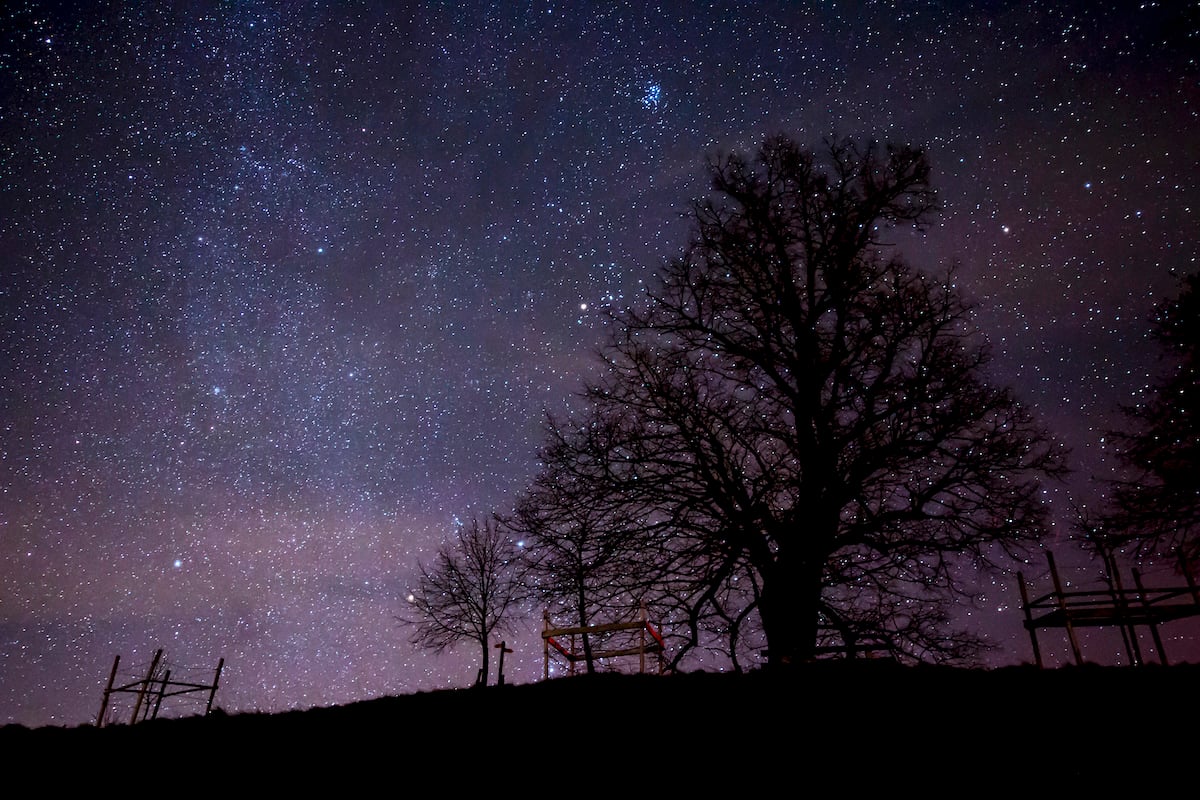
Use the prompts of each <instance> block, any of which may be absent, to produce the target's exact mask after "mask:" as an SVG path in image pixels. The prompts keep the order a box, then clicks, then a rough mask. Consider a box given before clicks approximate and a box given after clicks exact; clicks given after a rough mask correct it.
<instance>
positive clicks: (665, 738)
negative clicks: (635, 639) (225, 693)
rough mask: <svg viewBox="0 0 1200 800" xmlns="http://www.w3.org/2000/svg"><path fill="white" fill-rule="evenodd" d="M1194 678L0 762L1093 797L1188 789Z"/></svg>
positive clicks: (401, 711)
mask: <svg viewBox="0 0 1200 800" xmlns="http://www.w3.org/2000/svg"><path fill="white" fill-rule="evenodd" d="M1198 677H1200V667H1198V666H1192V665H1186V666H1175V667H1165V668H1164V667H1157V666H1146V667H1141V668H1121V667H1069V668H1060V669H1055V670H1037V669H1035V668H1032V667H1012V668H1005V669H999V670H991V671H983V670H962V669H953V668H941V667H919V668H909V667H901V666H898V665H896V664H893V663H890V662H882V661H859V662H823V663H817V664H809V665H804V666H800V667H796V668H793V669H790V670H788V671H785V672H779V673H767V672H754V673H749V674H745V675H731V674H712V673H693V674H685V675H672V676H649V675H617V674H612V673H609V674H602V675H595V676H584V675H581V676H576V677H569V678H558V679H555V680H550V681H545V682H541V683H536V684H527V685H514V686H503V687H488V688H483V689H461V690H444V691H436V692H426V693H418V694H413V695H405V696H398V697H384V698H380V699H377V700H371V701H364V702H360V703H354V704H351V705H347V706H340V707H331V708H316V709H310V710H305V711H292V712H287V713H282V714H254V713H247V714H234V715H225V714H219V713H218V714H213V715H210V716H209V717H189V718H181V719H159V720H153V721H149V722H144V723H141V724H138V725H134V726H128V725H123V726H113V727H108V728H104V729H96V728H92V727H89V726H80V727H77V728H38V729H33V730H30V729H26V728H22V727H18V726H9V727H7V728H3V729H0V753H3V755H4V756H5V759H6V761H7V762H8V763H10V764H18V765H19V764H30V763H34V762H35V761H46V760H52V761H53V762H55V763H57V764H63V765H71V767H70V768H69V769H68V770H67V772H66V773H63V774H62V775H59V776H58V777H59V778H61V779H65V780H71V779H82V778H83V777H84V776H85V775H92V776H107V777H106V779H105V780H106V781H107V782H108V783H111V782H112V781H113V780H114V779H118V780H119V779H122V776H125V777H126V778H128V779H129V780H130V781H132V782H131V783H130V784H129V787H130V788H131V789H132V788H134V787H145V786H146V785H147V784H146V783H145V781H146V780H148V779H150V777H151V776H153V775H158V776H160V778H161V779H162V780H166V779H168V778H170V779H171V781H172V782H171V783H170V784H164V785H169V786H176V785H178V784H177V783H175V782H174V781H175V780H176V779H177V778H178V777H179V776H181V775H183V776H192V778H190V779H189V780H195V781H217V783H216V784H214V785H213V786H212V787H211V788H212V791H216V792H218V793H223V791H224V790H223V789H221V788H220V787H221V786H222V785H225V783H224V782H225V781H230V782H231V783H230V784H229V786H230V787H234V788H237V789H239V790H240V789H244V788H247V787H252V786H255V785H261V786H263V787H264V788H267V787H270V788H274V789H279V788H282V787H285V786H288V785H293V786H296V787H300V788H303V787H315V786H320V785H330V786H338V787H341V788H342V789H348V788H350V787H354V786H362V787H373V786H375V785H377V784H378V782H380V781H385V782H386V783H388V784H389V785H392V787H393V789H394V790H395V791H396V792H397V793H400V794H404V793H405V792H406V791H409V790H413V789H416V788H417V787H422V789H423V790H428V789H429V788H431V787H432V788H436V789H437V790H438V791H452V792H453V793H455V794H457V793H458V792H460V791H478V792H485V793H492V791H493V790H495V791H497V792H499V793H501V794H508V793H509V791H511V790H519V791H521V792H527V791H528V792H536V793H537V794H544V793H546V794H548V795H550V796H554V795H555V794H561V795H562V796H563V797H564V798H574V797H576V796H579V795H581V794H582V795H583V796H608V795H609V794H612V795H613V796H631V797H641V796H644V795H645V793H646V791H650V792H651V793H652V794H654V795H657V796H674V795H676V794H679V793H685V794H688V796H696V793H697V792H698V793H699V794H700V795H701V796H723V795H726V794H730V796H733V797H746V796H753V795H763V794H766V795H775V794H779V793H781V792H782V793H783V794H785V795H787V796H797V792H800V791H801V790H803V789H805V788H808V789H814V788H822V789H825V790H835V789H841V790H845V791H847V792H848V793H849V794H850V795H851V796H855V797H857V796H859V795H861V794H863V793H870V794H874V793H881V792H882V793H890V790H897V791H898V790H900V789H904V790H905V791H903V792H902V794H903V795H904V796H906V797H907V796H909V795H910V794H912V793H914V792H916V793H918V794H920V795H922V796H938V797H941V796H945V797H950V796H954V797H978V796H989V797H990V796H997V795H996V792H999V791H1003V792H1016V793H1019V794H1030V793H1032V794H1033V795H1034V796H1043V794H1044V793H1045V792H1046V791H1049V790H1051V789H1053V790H1055V791H1070V792H1071V793H1072V794H1071V796H1073V797H1092V796H1104V797H1112V796H1115V795H1114V791H1117V790H1118V789H1123V788H1124V787H1129V788H1131V789H1137V790H1138V791H1146V790H1150V789H1154V788H1156V787H1159V786H1162V787H1168V786H1172V785H1173V783H1172V781H1174V780H1177V779H1180V778H1184V777H1190V775H1191V774H1193V773H1194V762H1195V759H1196V758H1197V757H1198V756H1200V752H1198V751H1197V742H1196V738H1195V726H1196V722H1197V719H1198V717H1197V714H1196V712H1197V705H1198V703H1197V688H1198V687H1200V684H1198V683H1197V678H1198ZM88 770H90V772H88ZM134 776H140V777H134ZM202 785H203V784H202ZM503 787H507V789H504V790H503V791H501V789H503ZM636 787H643V788H642V789H637V790H636V791H635V788H636ZM789 787H790V788H789ZM851 789H853V790H852V791H851ZM390 791H392V789H389V792H390ZM239 794H240V792H239Z"/></svg>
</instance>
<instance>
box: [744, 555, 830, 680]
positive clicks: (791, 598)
mask: <svg viewBox="0 0 1200 800" xmlns="http://www.w3.org/2000/svg"><path fill="white" fill-rule="evenodd" d="M796 561H799V559H796ZM822 566H823V565H822V564H819V563H818V564H811V563H810V564H805V563H803V562H801V563H788V561H787V560H785V559H784V558H782V557H781V558H779V559H777V560H776V561H775V563H774V564H772V565H771V567H770V569H768V570H765V571H763V573H762V582H763V586H762V594H761V595H760V596H759V601H758V611H759V617H760V618H761V620H762V627H763V634H764V635H765V637H766V640H767V665H768V666H771V667H778V666H782V665H785V664H794V663H800V662H803V661H807V660H810V659H811V658H812V657H813V655H814V654H815V652H816V643H817V611H818V609H819V608H820V598H821V572H822Z"/></svg>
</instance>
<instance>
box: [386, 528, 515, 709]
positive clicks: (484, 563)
mask: <svg viewBox="0 0 1200 800" xmlns="http://www.w3.org/2000/svg"><path fill="white" fill-rule="evenodd" d="M519 564H520V552H519V549H518V547H517V545H516V543H515V542H513V541H512V539H511V538H509V537H508V536H507V535H506V534H505V533H504V532H502V531H501V530H500V528H499V527H498V526H497V525H496V524H495V522H494V521H492V520H484V521H483V522H480V521H479V520H478V519H472V520H471V522H470V523H469V524H467V525H464V526H462V527H460V528H459V530H458V531H457V534H456V538H455V541H454V542H452V543H450V544H448V545H446V546H444V547H442V548H441V549H440V550H438V552H437V556H436V557H435V558H434V562H433V565H432V566H429V567H426V566H425V565H424V564H420V563H418V565H417V569H418V572H419V577H418V580H417V587H416V588H415V589H414V590H413V591H412V593H411V594H410V595H409V596H408V603H409V607H410V611H411V614H409V615H405V616H401V617H400V618H399V619H400V621H401V622H402V623H404V624H407V625H411V626H413V633H412V636H411V638H410V641H411V642H412V643H413V644H415V645H418V646H420V647H424V648H427V649H429V650H432V651H434V652H435V653H441V652H443V651H445V650H447V649H449V648H451V647H453V646H454V645H455V644H457V643H458V642H460V641H472V642H475V643H476V644H478V645H479V652H480V668H479V673H478V676H477V677H476V679H475V683H476V685H478V686H483V685H486V684H487V674H488V649H489V648H488V645H489V641H490V639H491V637H492V634H494V633H499V632H502V631H505V630H508V629H509V627H510V624H511V622H512V620H513V616H514V612H515V611H516V610H517V608H518V603H519V601H520V598H521V593H522V592H521V581H520V569H519Z"/></svg>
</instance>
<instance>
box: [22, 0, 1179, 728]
mask: <svg viewBox="0 0 1200 800" xmlns="http://www.w3.org/2000/svg"><path fill="white" fill-rule="evenodd" d="M1198 8H1200V7H1198V6H1197V4H1195V3H1193V2H1188V3H1165V2H1163V3H1155V2H1119V1H1118V0H1104V1H1103V2H1070V3H1048V2H1047V3H1043V2H1020V3H1018V2H988V3H977V4H946V3H932V2H915V1H911V2H910V1H907V0H893V1H891V2H886V1H884V0H879V1H878V2H862V3H824V2H823V3H817V2H801V3H793V2H762V3H744V2H742V3H735V2H712V3H683V2H666V3H641V2H625V3H588V4H560V3H553V2H547V1H546V0H538V1H537V2H531V3H520V4H515V3H483V2H464V3H449V4H446V3H387V2H368V1H367V0H358V1H357V2H345V3H341V2H338V3H334V2H312V3H301V4H295V3H287V4H283V3H270V2H250V3H238V4H232V5H231V4H224V3H203V2H202V3H188V4H182V5H181V4H174V3H161V2H146V3H133V4H119V3H111V4H110V3H88V4H62V3H51V2H36V1H34V0H17V1H16V2H12V3H8V4H6V5H5V8H4V10H3V11H0V191H2V194H0V198H2V204H3V205H2V206H0V258H2V259H3V260H2V262H0V378H2V380H0V408H2V410H3V416H2V418H0V636H2V638H0V723H4V722H10V721H11V722H19V723H23V724H27V725H42V724H79V723H83V722H89V721H93V718H94V717H93V715H94V714H95V712H96V709H97V708H98V706H99V702H100V699H101V693H102V689H103V685H104V682H105V680H106V679H107V677H108V669H109V667H110V666H111V664H112V660H113V657H114V656H115V655H120V656H121V658H122V662H123V663H129V664H134V663H138V662H140V661H148V660H149V658H150V656H151V655H152V654H153V652H154V650H155V649H157V648H159V647H162V648H164V649H165V650H166V654H167V656H168V658H172V659H175V663H176V664H177V665H178V668H179V669H185V668H192V667H202V668H212V667H215V666H216V664H217V662H218V660H219V659H221V658H224V659H225V663H226V668H225V673H224V677H223V679H222V688H221V690H220V693H219V695H218V705H221V706H223V707H225V708H226V709H229V710H234V709H236V710H251V709H255V710H278V709H284V708H291V707H305V706H311V705H325V704H332V703H343V702H349V701H351V700H355V699H362V698H367V697H374V696H379V695H382V694H388V693H400V692H411V691H417V690H422V689H427V688H432V687H438V686H448V685H464V684H466V683H469V682H470V680H471V679H473V677H474V669H475V666H473V662H472V661H471V658H472V656H473V655H474V654H473V653H470V652H467V651H466V649H464V652H463V653H461V654H456V655H452V656H451V657H448V658H434V657H433V656H431V655H430V654H428V653H424V652H420V651H418V650H415V649H414V648H413V647H412V646H411V645H410V644H408V642H407V635H406V633H405V631H404V630H403V629H402V628H400V627H398V625H397V622H396V619H395V618H396V615H397V614H398V613H400V611H401V607H402V604H403V602H404V597H405V596H406V594H407V592H408V588H409V586H408V584H409V582H410V580H411V579H412V576H413V574H414V567H415V565H416V563H417V561H418V560H419V559H424V560H428V559H429V558H430V557H431V555H432V552H433V551H434V550H435V549H436V548H437V547H438V546H439V545H440V544H442V543H443V542H444V541H446V539H447V537H448V536H449V534H450V532H451V531H452V530H453V526H454V525H455V520H456V519H458V520H461V519H464V518H466V517H468V516H470V515H473V514H474V515H486V514H489V513H490V512H492V511H498V510H503V509H504V508H505V505H506V503H508V502H510V501H511V499H512V497H513V495H514V493H516V492H517V491H519V490H520V489H521V488H522V487H523V486H524V485H525V483H526V482H527V481H528V479H529V477H530V476H531V475H532V472H533V470H534V468H535V466H536V465H535V461H534V459H535V451H536V447H537V445H538V443H539V441H540V438H539V431H540V425H541V420H542V414H543V410H544V409H561V408H562V407H563V406H564V405H565V404H568V403H569V402H570V400H571V393H572V391H574V389H575V388H577V386H578V382H579V380H580V379H581V378H582V377H583V376H584V375H585V374H586V372H587V370H588V369H589V368H590V365H591V364H592V361H591V360H590V359H591V353H592V352H593V350H594V349H595V347H596V345H597V344H598V343H599V342H600V340H601V337H602V335H603V323H602V319H603V312H604V310H605V309H606V308H607V307H610V306H613V305H620V304H622V303H624V302H627V301H630V300H632V299H633V298H635V297H636V296H637V295H638V293H639V291H640V290H641V288H642V287H643V286H645V285H646V284H647V283H648V282H650V281H652V280H653V279H654V276H655V275H656V274H657V270H658V267H659V265H660V264H661V262H662V261H663V260H664V259H666V258H669V257H671V256H672V255H674V254H675V253H677V252H678V251H679V249H680V248H681V247H682V246H683V245H684V244H685V243H686V235H687V228H686V221H685V220H684V218H683V212H684V211H685V210H686V207H687V203H688V202H689V201H690V200H691V199H693V198H695V197H698V196H701V195H703V194H704V193H705V192H706V191H707V188H708V187H707V185H706V183H705V177H704V169H703V167H704V158H705V156H706V155H710V154H712V153H715V152H718V151H729V150H745V149H750V148H752V147H754V146H755V145H756V144H757V143H758V142H760V141H761V140H762V139H763V137H765V136H767V135H770V134H773V133H777V132H786V133H789V134H791V135H793V136H794V137H796V138H797V139H798V140H800V141H801V142H805V143H811V144H812V145H813V146H818V145H819V144H820V142H821V140H822V139H824V138H825V137H830V136H843V135H848V136H854V137H856V138H859V139H866V138H878V139H881V140H891V141H904V142H913V143H917V144H920V145H921V146H923V147H925V148H927V150H928V152H929V154H930V157H931V161H932V163H933V165H934V168H935V175H934V182H935V186H936V188H937V189H938V190H939V193H940V197H941V201H942V203H943V206H944V210H943V212H942V214H941V217H940V218H939V220H938V222H937V224H936V225H935V226H933V227H932V228H931V229H930V230H927V231H925V232H923V233H920V234H912V235H907V234H906V235H905V236H904V237H903V239H902V240H901V241H900V242H899V244H900V245H901V246H902V247H903V249H904V252H905V254H906V256H907V257H908V258H909V259H910V260H912V261H914V262H916V263H918V264H920V265H921V266H924V267H926V268H928V269H931V270H933V269H940V268H943V267H944V266H945V265H946V264H948V263H950V262H959V263H960V264H961V269H960V271H959V280H960V288H961V289H962V291H963V292H964V294H965V295H966V296H967V297H968V298H970V299H972V300H973V301H974V302H975V303H976V304H977V307H978V320H979V326H980V328H981V330H982V331H983V332H984V334H986V335H987V336H988V338H989V340H990V342H991V344H992V348H993V350H994V353H995V356H996V359H995V365H994V368H995V372H996V375H997V379H998V380H1001V381H1004V382H1005V383H1007V384H1009V385H1011V386H1013V387H1014V389H1015V390H1016V391H1017V393H1018V395H1019V396H1020V397H1022V399H1024V400H1026V401H1027V402H1028V403H1029V404H1030V405H1031V406H1033V407H1034V409H1035V411H1036V412H1037V413H1039V414H1040V415H1042V417H1043V418H1044V419H1045V420H1046V421H1047V422H1048V423H1049V424H1050V426H1051V427H1052V428H1053V429H1054V430H1055V431H1056V433H1057V434H1058V435H1059V436H1060V437H1061V438H1062V440H1063V441H1064V442H1065V443H1067V444H1068V445H1069V446H1070V447H1071V448H1072V452H1073V459H1074V465H1075V467H1076V471H1077V476H1076V478H1075V479H1073V481H1072V482H1071V484H1070V485H1069V486H1065V487H1058V488H1056V489H1055V490H1054V491H1052V492H1050V493H1049V495H1048V502H1052V503H1055V504H1056V507H1057V508H1062V509H1064V510H1065V509H1066V508H1067V507H1068V506H1069V504H1070V503H1072V502H1074V503H1077V504H1081V505H1087V504H1089V503H1095V502H1097V498H1098V494H1097V489H1096V488H1095V481H1094V479H1095V478H1102V477H1104V476H1105V475H1107V474H1110V472H1111V469H1112V464H1111V463H1110V462H1111V459H1110V458H1107V457H1106V452H1105V449H1104V434H1105V431H1107V430H1108V429H1109V428H1112V427H1115V426H1117V425H1119V424H1120V417H1119V415H1118V414H1117V408H1118V405H1119V404H1120V403H1126V402H1132V401H1134V400H1136V398H1137V397H1138V395H1139V392H1141V391H1142V390H1143V389H1144V388H1145V387H1146V386H1147V385H1148V384H1149V382H1150V381H1151V380H1152V378H1153V376H1154V375H1155V373H1156V369H1157V367H1156V363H1155V358H1156V351H1155V350H1154V346H1153V344H1152V342H1151V341H1150V339H1149V326H1148V324H1147V319H1148V314H1149V312H1150V309H1151V308H1152V306H1153V304H1154V303H1155V302H1157V301H1159V300H1161V299H1162V298H1164V297H1166V296H1169V295H1171V294H1172V293H1173V292H1174V290H1175V289H1176V287H1177V281H1178V278H1179V277H1180V276H1181V275H1183V274H1186V273H1188V272H1192V271H1195V270H1196V269H1197V268H1200V263H1198V260H1197V259H1198V254H1200V244H1198V243H1197V240H1196V237H1195V231H1196V230H1197V222H1198V220H1197V209H1198V207H1200V195H1198V188H1197V185H1198V184H1197V180H1196V178H1197V175H1198V174H1200V173H1198V168H1200V135H1198V133H1200V125H1198V114H1200V64H1198V63H1197V56H1196V54H1197V53H1198V52H1200V10H1198ZM1061 535H1062V536H1064V537H1065V536H1066V535H1067V534H1066V533H1065V532H1064V533H1062V534H1061ZM988 589H989V591H988V594H989V595H991V596H992V599H991V602H992V605H993V606H995V609H994V612H995V613H994V614H991V615H989V614H986V613H984V612H983V611H977V612H974V618H976V619H977V620H978V623H979V624H980V625H981V626H983V627H985V628H988V629H992V628H994V629H995V630H996V632H997V635H998V636H999V637H1000V638H1001V641H1003V642H1005V646H1004V648H1002V649H1001V651H1000V655H999V658H1000V659H1001V660H1005V661H1010V662H1016V661H1019V660H1022V659H1028V655H1027V653H1026V652H1025V651H1024V649H1023V648H1025V647H1026V646H1027V642H1026V641H1024V640H1023V639H1021V638H1019V637H1017V636H1015V635H1014V634H1013V633H1012V631H1013V630H1014V629H1019V620H1018V619H1017V614H1018V613H1019V612H1017V611H1016V610H1014V608H1013V607H1012V602H1013V601H1012V598H1011V596H1010V595H1011V594H1012V593H1011V591H1009V590H1010V589H1011V587H1004V586H1001V585H999V584H997V585H996V586H995V587H988ZM532 625H533V623H531V630H530V631H529V632H527V636H526V637H523V638H522V640H521V641H520V642H519V643H518V645H517V646H516V647H515V648H514V650H515V652H514V655H513V656H512V658H511V660H510V662H509V664H510V666H509V669H510V673H511V674H510V675H509V676H508V679H509V680H510V681H511V680H514V679H515V680H520V679H523V678H524V679H536V678H537V677H539V676H540V673H541V668H542V663H541V643H540V640H539V637H538V636H537V634H536V630H534V629H533V627H532ZM1006 636H1007V637H1009V638H1008V639H1007V640H1006V639H1005V638H1004V637H1006ZM1182 644H1183V645H1188V644H1190V639H1188V640H1186V641H1184V642H1183V643H1182ZM1195 649H1196V647H1195V646H1194V645H1193V650H1195Z"/></svg>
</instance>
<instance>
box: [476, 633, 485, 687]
mask: <svg viewBox="0 0 1200 800" xmlns="http://www.w3.org/2000/svg"><path fill="white" fill-rule="evenodd" d="M479 647H480V648H481V653H482V654H483V657H482V658H481V659H480V662H481V663H482V664H483V666H481V667H480V668H479V674H478V675H476V676H475V685H476V686H487V682H488V643H487V639H481V640H480V641H479Z"/></svg>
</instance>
